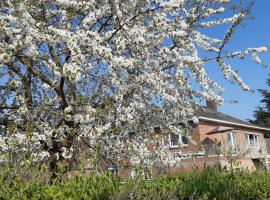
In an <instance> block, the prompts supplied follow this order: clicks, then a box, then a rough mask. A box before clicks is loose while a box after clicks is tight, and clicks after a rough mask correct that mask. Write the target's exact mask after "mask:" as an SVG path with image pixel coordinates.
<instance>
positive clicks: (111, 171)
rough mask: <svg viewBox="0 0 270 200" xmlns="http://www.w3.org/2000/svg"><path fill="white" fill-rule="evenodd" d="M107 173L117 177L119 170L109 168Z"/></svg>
mask: <svg viewBox="0 0 270 200" xmlns="http://www.w3.org/2000/svg"><path fill="white" fill-rule="evenodd" d="M108 171H109V172H110V173H112V174H113V175H114V176H118V175H119V169H118V167H109V168H108Z"/></svg>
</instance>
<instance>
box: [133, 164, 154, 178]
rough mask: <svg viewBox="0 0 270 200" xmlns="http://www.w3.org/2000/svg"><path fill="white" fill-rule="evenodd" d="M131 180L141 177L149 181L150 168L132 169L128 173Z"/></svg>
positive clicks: (150, 175)
mask: <svg viewBox="0 0 270 200" xmlns="http://www.w3.org/2000/svg"><path fill="white" fill-rule="evenodd" d="M130 176H131V178H133V179H134V178H136V177H141V178H143V179H144V180H150V179H151V177H152V168H151V167H146V166H144V167H141V166H140V167H136V168H132V169H131V171H130Z"/></svg>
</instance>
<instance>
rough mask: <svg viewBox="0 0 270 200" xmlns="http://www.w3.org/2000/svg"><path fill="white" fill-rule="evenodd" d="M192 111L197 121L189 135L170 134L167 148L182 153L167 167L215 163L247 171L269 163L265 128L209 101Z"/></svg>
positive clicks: (182, 168) (188, 167)
mask: <svg viewBox="0 0 270 200" xmlns="http://www.w3.org/2000/svg"><path fill="white" fill-rule="evenodd" d="M195 112H196V115H197V117H198V119H199V123H198V124H197V125H196V126H195V128H194V131H193V133H191V139H188V138H187V137H185V136H184V137H183V136H182V137H180V136H176V135H174V134H173V133H172V134H171V136H170V149H171V151H172V152H181V154H180V156H182V160H181V164H180V166H179V167H175V168H172V169H170V171H172V172H185V171H190V170H191V169H192V168H203V167H205V166H215V165H219V166H221V167H227V168H229V169H230V168H242V169H247V170H251V171H252V170H256V169H257V168H258V167H267V168H268V167H269V163H268V161H269V158H270V156H269V154H270V151H269V150H270V148H269V147H270V142H269V139H266V138H264V133H265V131H269V129H268V128H264V127H258V126H255V125H253V124H251V123H249V122H247V121H243V120H240V119H238V118H235V117H232V116H230V115H226V114H224V113H221V112H218V110H217V106H216V104H215V103H213V102H207V106H206V107H200V106H197V107H196V108H195ZM191 140H193V142H192V141H191ZM179 144H180V145H179Z"/></svg>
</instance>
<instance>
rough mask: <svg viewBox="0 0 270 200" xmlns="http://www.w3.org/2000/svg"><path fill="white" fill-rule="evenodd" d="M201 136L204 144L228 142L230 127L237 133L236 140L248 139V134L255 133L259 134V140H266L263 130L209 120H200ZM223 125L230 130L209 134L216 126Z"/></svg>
mask: <svg viewBox="0 0 270 200" xmlns="http://www.w3.org/2000/svg"><path fill="white" fill-rule="evenodd" d="M198 126H199V128H198V130H199V135H200V136H199V137H200V141H201V143H202V144H205V143H207V142H208V143H211V142H214V143H216V142H221V143H222V144H224V143H227V141H228V139H227V133H228V132H229V129H233V130H234V132H235V133H236V134H235V136H236V142H244V141H246V134H247V133H253V134H256V135H258V136H259V140H260V141H261V142H264V134H263V131H261V130H255V129H249V128H243V127H236V126H229V125H225V124H219V123H213V122H208V121H200V123H199V125H198ZM219 126H222V127H223V128H224V129H228V131H224V132H220V133H212V134H208V133H210V132H211V131H213V130H214V129H215V128H217V127H219Z"/></svg>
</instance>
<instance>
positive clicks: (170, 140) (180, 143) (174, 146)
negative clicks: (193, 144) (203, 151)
mask: <svg viewBox="0 0 270 200" xmlns="http://www.w3.org/2000/svg"><path fill="white" fill-rule="evenodd" d="M172 134H175V133H170V134H169V142H170V148H180V147H186V146H188V144H184V143H183V140H182V137H183V135H182V134H180V135H179V134H175V135H177V136H178V137H179V138H178V144H177V145H172V138H171V135H172ZM187 139H188V138H187Z"/></svg>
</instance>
